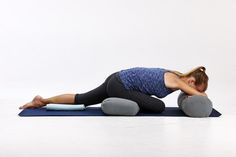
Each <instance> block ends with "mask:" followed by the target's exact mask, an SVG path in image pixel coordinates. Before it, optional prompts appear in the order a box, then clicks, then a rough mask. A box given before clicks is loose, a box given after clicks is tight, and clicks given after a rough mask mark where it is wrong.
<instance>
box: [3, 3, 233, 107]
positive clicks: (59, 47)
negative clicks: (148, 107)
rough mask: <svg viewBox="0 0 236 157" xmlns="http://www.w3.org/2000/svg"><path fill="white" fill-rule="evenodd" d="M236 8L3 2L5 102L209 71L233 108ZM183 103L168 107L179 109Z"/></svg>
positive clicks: (212, 84)
mask: <svg viewBox="0 0 236 157" xmlns="http://www.w3.org/2000/svg"><path fill="white" fill-rule="evenodd" d="M235 8H236V1H234V0H189V1H185V0H159V1H157V0H83V1H81V0H21V1H18V0H1V1H0V54H1V55H0V72H1V77H0V87H1V98H0V99H1V100H2V99H6V98H12V99H17V98H21V99H24V100H28V99H29V98H32V96H34V95H35V94H41V95H42V96H52V95H55V94H62V93H75V92H85V91H88V90H90V89H93V88H95V87H96V86H98V85H99V84H101V83H102V82H103V81H104V79H105V78H106V77H107V76H108V75H109V74H111V73H112V72H115V71H118V70H121V69H124V68H129V67H135V66H144V67H164V68H169V69H174V70H179V71H181V72H186V71H188V70H190V69H191V68H194V67H195V66H198V65H203V66H205V67H206V68H207V73H208V75H209V77H210V81H209V89H208V91H207V93H208V95H209V97H211V99H212V100H213V101H214V102H216V105H218V104H221V105H224V106H225V105H230V104H233V103H235V100H232V99H230V96H233V95H234V94H233V90H234V89H235V87H236V84H235V81H234V80H235V79H236V75H235V74H234V73H235V70H236V63H235V62H234V60H235V52H236V29H235V28H236V21H235V15H236V9H235ZM176 95H177V93H175V94H174V95H172V96H168V97H166V98H165V101H167V103H168V104H169V105H173V104H174V105H176V98H174V97H176ZM222 95H223V96H225V97H224V98H222V97H220V96H222ZM225 100H228V102H229V103H225V104H222V103H223V102H224V101H225Z"/></svg>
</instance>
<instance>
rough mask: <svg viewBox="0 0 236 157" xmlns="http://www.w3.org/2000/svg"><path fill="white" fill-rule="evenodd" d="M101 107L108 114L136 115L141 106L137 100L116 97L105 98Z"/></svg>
mask: <svg viewBox="0 0 236 157" xmlns="http://www.w3.org/2000/svg"><path fill="white" fill-rule="evenodd" d="M101 109H102V111H103V112H104V113H105V114H107V115H119V116H134V115H136V114H137V113H138V112H139V106H138V104H137V103H136V102H134V101H132V100H128V99H123V98H116V97H110V98H107V99H105V100H103V102H102V103H101Z"/></svg>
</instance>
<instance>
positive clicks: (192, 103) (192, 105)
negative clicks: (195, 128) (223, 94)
mask: <svg viewBox="0 0 236 157" xmlns="http://www.w3.org/2000/svg"><path fill="white" fill-rule="evenodd" d="M178 105H179V107H180V109H181V110H182V111H183V112H184V113H185V114H186V115H188V116H190V117H209V116H210V114H211V112H212V107H213V105H212V102H211V100H210V99H209V98H208V97H206V96H200V95H194V96H187V95H186V94H185V93H183V92H182V93H180V95H179V97H178Z"/></svg>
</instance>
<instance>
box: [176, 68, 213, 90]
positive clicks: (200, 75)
mask: <svg viewBox="0 0 236 157" xmlns="http://www.w3.org/2000/svg"><path fill="white" fill-rule="evenodd" d="M205 71H206V68H205V67H203V66H199V67H196V68H194V69H192V70H190V71H189V72H187V73H184V74H183V73H180V72H178V71H172V72H173V73H175V74H176V75H178V76H179V77H180V78H181V77H191V76H192V77H194V78H195V80H196V81H195V85H196V86H197V85H201V84H204V91H206V89H207V86H208V80H209V78H208V76H207V74H206V72H205Z"/></svg>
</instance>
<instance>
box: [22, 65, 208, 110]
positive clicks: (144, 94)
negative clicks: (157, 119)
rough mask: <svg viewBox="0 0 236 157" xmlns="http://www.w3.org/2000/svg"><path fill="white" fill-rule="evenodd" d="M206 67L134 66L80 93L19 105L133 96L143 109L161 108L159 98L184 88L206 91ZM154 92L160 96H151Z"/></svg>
mask: <svg viewBox="0 0 236 157" xmlns="http://www.w3.org/2000/svg"><path fill="white" fill-rule="evenodd" d="M205 70H206V69H205V67H202V66H201V67H197V68H194V69H193V70H191V71H190V72H188V73H185V74H182V73H180V72H178V71H172V70H167V69H163V68H145V67H135V68H130V69H125V70H121V71H118V72H115V73H113V74H111V75H110V76H109V77H108V78H107V79H106V80H105V82H104V83H103V84H101V85H100V86H99V87H97V88H95V89H93V90H91V91H89V92H87V93H80V94H63V95H58V96H54V97H51V98H47V99H44V98H42V97H41V96H36V97H35V98H34V99H33V100H32V101H31V102H29V103H27V104H25V105H23V106H21V107H20V109H26V108H37V107H43V106H45V105H47V104H50V103H51V104H53V103H54V104H84V105H85V106H89V105H94V104H98V103H101V102H102V101H103V100H104V99H106V98H108V97H119V98H125V99H130V100H133V101H135V102H137V103H138V105H139V107H140V109H141V110H147V111H153V112H162V111H163V110H164V109H165V104H164V102H163V101H162V100H160V99H158V98H163V97H165V96H167V95H168V94H170V93H172V92H174V91H176V90H181V91H183V92H184V93H187V94H188V95H203V96H207V95H206V94H205V91H206V89H207V85H208V76H207V75H206V73H205ZM152 95H154V96H156V97H157V98H154V97H151V96H152Z"/></svg>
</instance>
